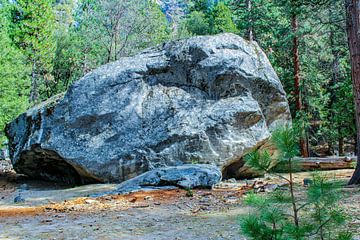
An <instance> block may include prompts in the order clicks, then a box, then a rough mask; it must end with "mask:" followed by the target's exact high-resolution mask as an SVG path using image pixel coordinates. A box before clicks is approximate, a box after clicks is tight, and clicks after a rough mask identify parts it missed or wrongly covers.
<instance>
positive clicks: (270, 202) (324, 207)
mask: <svg viewBox="0 0 360 240" xmlns="http://www.w3.org/2000/svg"><path fill="white" fill-rule="evenodd" d="M300 136H301V134H300V133H299V131H298V128H297V127H296V126H295V127H288V126H287V127H283V128H280V129H277V130H276V131H275V132H274V133H273V136H272V138H271V141H272V143H273V144H274V146H275V147H276V149H277V151H278V154H277V157H276V158H275V159H272V157H271V155H270V154H269V153H268V152H267V151H266V150H265V151H263V152H260V151H259V150H256V151H254V152H252V153H249V154H248V155H247V156H246V157H245V160H246V165H247V166H249V167H251V168H253V169H254V170H257V171H263V172H267V173H273V174H275V175H276V176H278V177H279V178H280V179H282V180H284V181H286V182H287V183H288V185H289V188H288V190H281V189H279V190H276V191H275V192H273V193H272V194H271V195H270V196H268V197H259V196H257V195H255V194H250V195H249V196H248V197H247V198H246V200H245V201H246V202H247V203H248V204H249V205H251V206H253V207H255V208H256V212H255V213H251V214H249V215H248V216H246V217H242V218H241V219H240V226H241V230H242V232H243V233H244V234H245V235H246V236H248V237H250V238H251V239H254V240H257V239H264V240H266V239H268V240H273V239H278V240H280V239H284V240H285V239H296V240H300V239H306V238H310V239H312V238H314V239H322V240H325V239H329V240H330V239H348V240H350V239H351V234H350V233H348V232H346V231H343V230H342V226H341V225H343V224H344V223H345V220H346V217H345V215H344V213H343V210H342V209H341V208H339V207H338V204H337V202H338V201H339V199H341V194H340V190H339V189H340V185H338V183H336V182H334V181H329V180H327V179H326V176H322V175H319V174H314V175H313V180H312V183H311V185H310V187H309V188H308V189H307V191H306V192H307V196H306V198H301V197H299V196H298V194H296V191H297V186H296V183H295V182H294V177H293V173H294V171H295V170H296V160H294V157H295V156H296V155H297V154H298V153H299V145H298V143H299V138H300ZM274 163H276V164H274ZM275 166H276V168H275ZM279 167H280V168H281V169H282V170H283V171H284V170H286V171H287V172H288V177H285V176H283V175H280V174H277V173H276V172H274V170H276V169H277V170H278V169H279ZM311 237H312V238H311Z"/></svg>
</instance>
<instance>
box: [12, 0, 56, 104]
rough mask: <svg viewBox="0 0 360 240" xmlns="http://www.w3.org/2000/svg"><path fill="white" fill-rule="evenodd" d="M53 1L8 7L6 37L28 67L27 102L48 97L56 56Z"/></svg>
mask: <svg viewBox="0 0 360 240" xmlns="http://www.w3.org/2000/svg"><path fill="white" fill-rule="evenodd" d="M54 31H55V15H54V12H53V9H52V0H31V1H29V0H18V1H16V2H14V3H13V4H11V24H10V30H9V35H10V37H11V39H12V41H13V42H14V44H15V45H16V46H17V47H18V48H19V49H21V51H22V53H23V54H24V55H25V56H26V57H27V62H28V65H30V66H31V93H30V101H31V102H33V103H34V102H37V101H39V100H41V99H45V98H48V97H50V96H51V95H52V94H51V86H52V82H53V76H52V75H51V72H52V68H53V59H54V54H55V47H56V46H55V39H54Z"/></svg>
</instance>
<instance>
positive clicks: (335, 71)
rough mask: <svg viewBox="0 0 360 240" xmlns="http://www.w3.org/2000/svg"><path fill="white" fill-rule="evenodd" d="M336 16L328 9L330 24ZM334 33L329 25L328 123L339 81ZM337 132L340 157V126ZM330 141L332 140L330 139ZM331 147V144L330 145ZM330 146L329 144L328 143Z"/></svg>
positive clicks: (332, 115) (331, 115) (341, 149)
mask: <svg viewBox="0 0 360 240" xmlns="http://www.w3.org/2000/svg"><path fill="white" fill-rule="evenodd" d="M335 18H336V16H334V13H333V11H332V8H331V7H329V19H330V22H334V21H335ZM335 32H336V30H335V29H334V26H333V25H330V34H329V41H330V48H331V53H332V55H333V57H334V60H333V62H332V78H331V80H330V82H329V86H328V88H329V90H328V91H329V92H330V101H329V105H328V108H329V109H330V114H329V121H330V122H331V121H334V117H335V114H336V113H335V111H334V104H335V102H336V101H337V97H336V89H335V87H336V84H337V83H338V82H339V81H340V61H339V58H340V56H339V55H340V54H339V51H338V50H336V40H335V37H336V36H335ZM337 132H338V146H339V155H342V154H343V153H344V152H343V150H344V138H343V137H342V136H341V126H337ZM330 141H332V139H330ZM331 145H332V144H331ZM329 146H330V143H329ZM329 150H330V151H329V152H331V153H333V149H329Z"/></svg>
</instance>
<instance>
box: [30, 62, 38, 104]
mask: <svg viewBox="0 0 360 240" xmlns="http://www.w3.org/2000/svg"><path fill="white" fill-rule="evenodd" d="M38 100H39V88H38V82H37V76H36V62H35V59H34V60H33V63H32V66H31V89H30V99H29V101H30V103H31V104H33V103H36V102H37V101H38Z"/></svg>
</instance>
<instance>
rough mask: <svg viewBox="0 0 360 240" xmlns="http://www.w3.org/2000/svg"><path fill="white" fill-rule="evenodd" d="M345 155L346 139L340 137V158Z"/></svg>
mask: <svg viewBox="0 0 360 240" xmlns="http://www.w3.org/2000/svg"><path fill="white" fill-rule="evenodd" d="M343 155H344V138H343V137H341V136H340V137H339V156H343Z"/></svg>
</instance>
